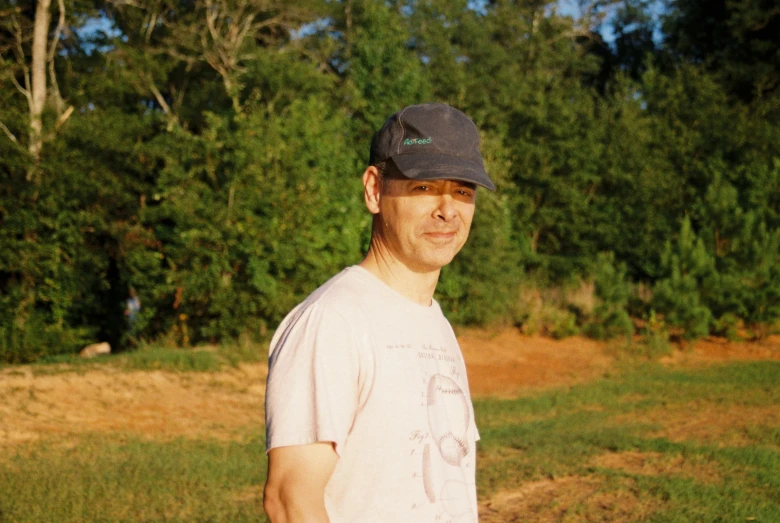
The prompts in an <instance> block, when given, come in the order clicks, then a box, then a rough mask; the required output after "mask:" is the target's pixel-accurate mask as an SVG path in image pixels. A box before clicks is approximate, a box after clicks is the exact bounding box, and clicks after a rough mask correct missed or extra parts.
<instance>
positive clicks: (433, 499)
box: [396, 344, 476, 523]
mask: <svg viewBox="0 0 780 523" xmlns="http://www.w3.org/2000/svg"><path fill="white" fill-rule="evenodd" d="M399 345H401V346H403V345H406V344H399ZM415 346H416V348H413V350H412V351H409V352H407V353H406V354H408V355H409V356H412V357H413V358H414V359H415V360H417V361H418V362H419V367H418V369H419V371H420V374H419V375H418V376H419V377H418V378H417V379H413V380H410V381H412V382H415V383H418V384H419V385H417V386H420V387H421V389H417V390H418V392H417V393H416V394H417V395H418V396H417V397H418V398H419V402H418V403H417V405H419V407H416V408H419V409H420V410H421V412H420V414H422V419H420V418H419V417H417V416H411V417H410V418H409V419H410V420H411V419H415V420H420V421H423V422H426V421H427V423H426V425H427V426H417V427H416V428H415V430H413V431H412V432H411V433H410V436H409V440H410V443H412V450H411V457H412V459H413V460H416V465H412V467H413V470H414V471H415V472H414V473H413V474H412V477H413V478H418V479H417V480H418V481H419V480H420V479H421V480H422V481H421V485H420V486H421V487H422V488H421V492H420V493H421V494H422V499H420V500H419V501H418V502H416V503H414V504H413V506H412V508H413V510H417V509H418V508H422V507H423V505H428V504H430V505H434V506H435V507H436V509H435V510H436V511H437V515H436V521H437V522H442V523H458V522H469V523H473V522H474V521H475V520H476V516H475V511H474V509H475V508H476V507H473V506H472V504H473V500H472V497H473V490H474V483H473V480H471V481H469V478H473V474H474V472H473V468H474V456H473V455H472V453H473V448H472V444H473V443H472V440H473V427H472V425H473V419H472V418H473V414H472V411H471V404H470V401H469V398H468V393H467V388H466V385H465V379H466V374H465V368H464V366H463V360H462V358H461V357H460V355H459V352H458V351H457V350H455V351H453V350H451V349H450V348H449V347H447V346H445V345H443V344H442V345H439V344H422V345H416V344H411V346H409V345H407V347H409V348H412V347H415ZM396 354H398V353H396ZM399 355H400V354H399ZM418 380H419V381H418ZM417 386H415V387H414V388H416V387H417ZM410 465H411V463H410ZM423 500H424V502H423ZM430 505H428V506H430Z"/></svg>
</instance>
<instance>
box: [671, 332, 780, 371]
mask: <svg viewBox="0 0 780 523" xmlns="http://www.w3.org/2000/svg"><path fill="white" fill-rule="evenodd" d="M753 360H775V361H778V360H780V335H773V336H767V337H766V338H764V339H762V340H757V341H754V342H749V343H748V342H744V341H730V340H727V339H725V338H716V337H712V336H710V337H708V338H705V339H702V340H696V341H695V342H692V343H690V344H687V345H683V346H680V347H678V348H677V349H676V350H674V351H673V352H672V354H670V355H669V356H664V357H663V358H661V360H660V361H661V363H663V364H665V365H668V366H683V367H691V366H694V367H695V366H705V365H711V364H713V363H725V362H727V361H753Z"/></svg>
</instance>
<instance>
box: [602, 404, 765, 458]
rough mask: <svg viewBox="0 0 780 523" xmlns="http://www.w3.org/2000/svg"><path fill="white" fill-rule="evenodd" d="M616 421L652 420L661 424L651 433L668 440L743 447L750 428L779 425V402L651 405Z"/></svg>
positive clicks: (656, 423) (748, 438)
mask: <svg viewBox="0 0 780 523" xmlns="http://www.w3.org/2000/svg"><path fill="white" fill-rule="evenodd" d="M615 422H616V423H617V424H623V423H636V422H643V423H652V424H653V425H658V426H660V427H661V428H660V429H658V430H656V431H653V432H652V433H650V436H652V437H663V438H667V439H669V440H670V441H676V442H683V441H696V442H699V443H703V444H708V445H717V446H719V447H726V446H728V447H744V446H748V445H751V444H753V443H754V439H753V438H752V437H751V436H750V428H751V427H756V426H775V427H777V426H780V406H778V405H769V406H743V405H720V404H712V403H705V402H694V403H688V404H685V405H677V406H670V405H664V406H661V407H656V408H652V409H649V410H646V411H643V412H639V413H632V414H624V415H621V416H617V417H616V418H615Z"/></svg>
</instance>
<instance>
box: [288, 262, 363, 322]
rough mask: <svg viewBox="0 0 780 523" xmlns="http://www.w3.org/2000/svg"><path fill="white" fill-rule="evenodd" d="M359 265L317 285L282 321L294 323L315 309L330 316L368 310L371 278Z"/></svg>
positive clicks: (346, 315) (348, 268) (351, 314)
mask: <svg viewBox="0 0 780 523" xmlns="http://www.w3.org/2000/svg"><path fill="white" fill-rule="evenodd" d="M361 271H364V269H361V268H360V267H358V266H351V267H347V268H345V269H344V270H342V271H341V272H339V273H338V274H336V275H335V276H333V277H331V278H330V279H329V280H328V281H326V282H325V283H323V284H322V285H320V286H319V287H318V288H316V289H315V290H314V291H313V292H312V293H311V294H309V296H307V297H306V299H304V300H303V301H302V302H301V303H299V304H298V306H296V307H295V308H294V309H293V310H292V311H290V313H289V314H288V315H287V318H285V321H284V322H283V324H287V323H291V322H294V321H295V320H297V319H298V318H300V317H301V315H303V314H311V313H312V312H314V311H320V312H326V313H327V314H328V315H333V314H335V315H341V316H343V317H345V318H352V317H354V315H355V314H356V313H360V312H361V311H364V310H365V307H366V305H367V304H368V303H369V302H370V299H371V288H370V281H368V280H367V279H366V276H365V274H362V272H361Z"/></svg>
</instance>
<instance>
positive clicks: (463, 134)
mask: <svg viewBox="0 0 780 523" xmlns="http://www.w3.org/2000/svg"><path fill="white" fill-rule="evenodd" d="M388 161H390V162H392V163H393V164H394V166H395V167H396V168H397V169H398V171H399V172H400V173H401V174H402V175H403V176H405V177H407V178H410V179H413V180H461V181H465V182H470V183H475V184H477V185H481V186H482V187H485V188H487V189H490V190H491V191H494V190H495V189H496V187H495V186H494V185H493V182H492V181H490V177H488V175H487V173H486V172H485V167H484V163H483V161H482V154H481V153H480V152H479V132H478V131H477V126H476V125H474V122H472V121H471V119H470V118H469V117H468V116H466V115H465V114H463V113H462V112H460V111H458V110H457V109H454V108H452V107H450V106H449V105H445V104H439V103H427V104H420V105H410V106H409V107H405V108H404V109H402V110H400V111H398V112H397V113H395V114H394V115H393V116H391V117H390V118H388V119H387V121H386V122H385V124H384V125H383V126H382V128H381V129H379V131H377V132H376V134H374V138H373V140H372V141H371V156H370V158H369V162H368V163H369V165H377V164H380V163H387V162H388Z"/></svg>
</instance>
